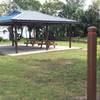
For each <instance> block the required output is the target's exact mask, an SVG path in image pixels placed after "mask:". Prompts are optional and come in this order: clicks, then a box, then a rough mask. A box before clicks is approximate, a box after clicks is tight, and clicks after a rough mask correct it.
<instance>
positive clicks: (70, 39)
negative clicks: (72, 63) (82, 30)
mask: <svg viewBox="0 0 100 100" xmlns="http://www.w3.org/2000/svg"><path fill="white" fill-rule="evenodd" d="M68 32H69V48H71V47H72V37H71V32H72V31H71V24H70V25H69V31H68Z"/></svg>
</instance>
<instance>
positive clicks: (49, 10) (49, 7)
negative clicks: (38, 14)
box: [42, 0, 64, 15]
mask: <svg viewBox="0 0 100 100" xmlns="http://www.w3.org/2000/svg"><path fill="white" fill-rule="evenodd" d="M63 5H64V3H63V2H61V1H59V0H53V1H52V0H49V1H45V3H44V4H43V5H42V12H43V13H46V14H50V15H58V12H59V11H60V10H61V9H62V7H63Z"/></svg>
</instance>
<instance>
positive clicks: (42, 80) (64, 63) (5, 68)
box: [0, 42, 100, 100]
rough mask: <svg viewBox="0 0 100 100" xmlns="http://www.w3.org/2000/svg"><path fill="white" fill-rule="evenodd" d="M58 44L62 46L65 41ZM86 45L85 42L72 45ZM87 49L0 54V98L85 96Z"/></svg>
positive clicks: (23, 99)
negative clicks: (18, 54) (10, 55)
mask: <svg viewBox="0 0 100 100" xmlns="http://www.w3.org/2000/svg"><path fill="white" fill-rule="evenodd" d="M58 44H61V45H66V42H60V43H58ZM79 45H80V46H81V47H83V48H86V44H82V43H81V44H76V46H79ZM97 58H98V62H97V93H98V94H100V53H99V46H98V53H97ZM86 59H87V52H86V51H85V50H70V51H61V52H49V53H41V54H31V55H27V56H17V57H9V56H0V100H72V99H71V97H75V96H85V95H86V87H87V81H86V80H87V64H86V63H87V60H86Z"/></svg>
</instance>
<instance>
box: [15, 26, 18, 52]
mask: <svg viewBox="0 0 100 100" xmlns="http://www.w3.org/2000/svg"><path fill="white" fill-rule="evenodd" d="M15 50H16V53H18V41H17V28H16V26H15Z"/></svg>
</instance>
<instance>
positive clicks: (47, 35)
mask: <svg viewBox="0 0 100 100" xmlns="http://www.w3.org/2000/svg"><path fill="white" fill-rule="evenodd" d="M48 37H49V32H48V25H46V50H48V49H49V41H48Z"/></svg>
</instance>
